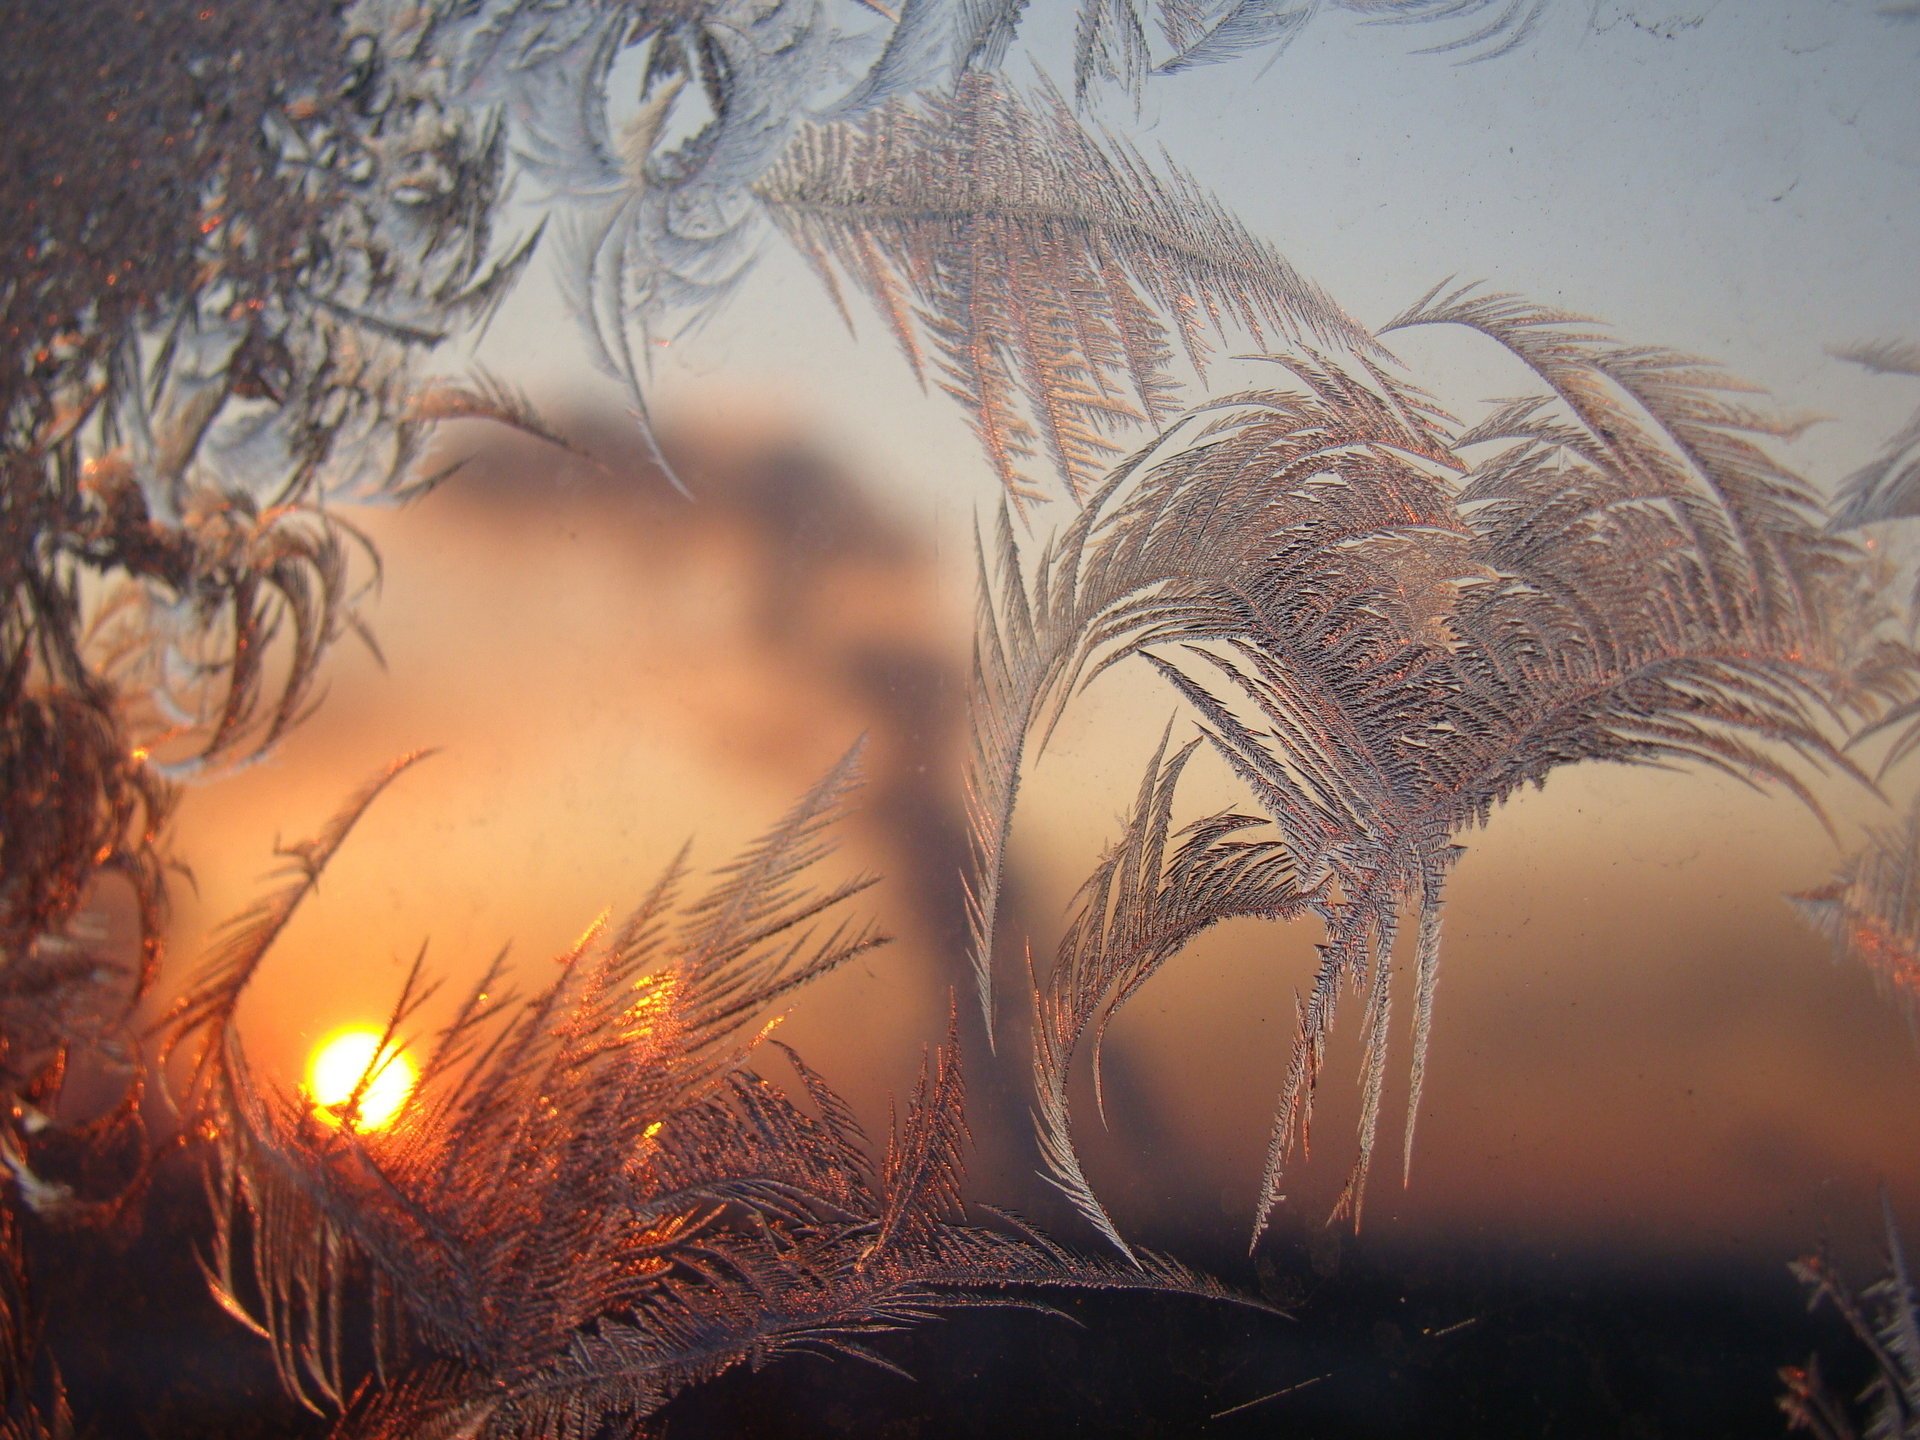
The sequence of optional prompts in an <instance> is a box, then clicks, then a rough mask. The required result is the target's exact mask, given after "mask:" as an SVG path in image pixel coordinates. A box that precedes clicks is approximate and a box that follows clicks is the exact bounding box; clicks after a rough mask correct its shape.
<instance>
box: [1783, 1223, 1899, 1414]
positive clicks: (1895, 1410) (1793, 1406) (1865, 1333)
mask: <svg viewBox="0 0 1920 1440" xmlns="http://www.w3.org/2000/svg"><path fill="white" fill-rule="evenodd" d="M1881 1208H1882V1209H1883V1210H1884V1211H1885V1214H1886V1226H1887V1273H1886V1274H1885V1275H1883V1276H1881V1277H1880V1278H1879V1279H1878V1280H1876V1281H1874V1283H1873V1284H1871V1285H1869V1286H1868V1287H1867V1288H1866V1290H1865V1291H1864V1292H1863V1293H1860V1294H1855V1292H1854V1291H1853V1289H1852V1288H1851V1287H1850V1286H1848V1284H1847V1283H1846V1281H1845V1279H1844V1278H1843V1277H1842V1276H1841V1274H1840V1272H1839V1270H1838V1269H1837V1268H1836V1267H1835V1265H1834V1263H1833V1261H1832V1260H1831V1259H1830V1258H1828V1257H1827V1256H1825V1255H1812V1256H1809V1257H1807V1258H1806V1259H1805V1260H1801V1261H1799V1262H1798V1263H1797V1264H1795V1265H1794V1266H1793V1273H1794V1274H1795V1276H1797V1277H1798V1278H1799V1280H1800V1283H1801V1284H1803V1285H1805V1286H1806V1287H1807V1288H1808V1289H1809V1290H1810V1291H1812V1299H1811V1301H1810V1303H1811V1304H1813V1305H1818V1304H1820V1302H1821V1301H1823V1300H1824V1301H1826V1302H1827V1303H1828V1304H1830V1305H1832V1306H1833V1308H1834V1309H1835V1310H1837V1311H1838V1312H1839V1313H1840V1316H1841V1318H1842V1319H1844V1320H1845V1321H1846V1322H1847V1328H1848V1329H1849V1330H1851V1331H1852V1332H1853V1337H1854V1339H1855V1340H1856V1341H1858V1342H1859V1344H1860V1347H1861V1348H1862V1349H1864V1350H1865V1351H1866V1352H1867V1354H1868V1355H1869V1356H1870V1357H1871V1358H1872V1360H1873V1378H1872V1379H1871V1380H1870V1381H1868V1383H1867V1388H1866V1389H1865V1391H1863V1392H1862V1393H1861V1395H1860V1400H1861V1402H1862V1403H1863V1404H1864V1405H1865V1406H1866V1409H1867V1414H1866V1425H1865V1428H1864V1429H1863V1428H1861V1427H1859V1426H1857V1425H1856V1424H1855V1423H1854V1417H1853V1415H1852V1414H1850V1413H1849V1407H1848V1406H1847V1405H1846V1404H1845V1402H1843V1401H1842V1400H1841V1399H1840V1398H1839V1397H1838V1396H1836V1395H1835V1394H1834V1393H1833V1392H1832V1391H1831V1390H1829V1389H1828V1388H1827V1385H1826V1382H1825V1381H1824V1380H1823V1379H1822V1378H1821V1376H1820V1365H1819V1361H1818V1360H1817V1359H1816V1360H1809V1361H1808V1362H1807V1364H1806V1366H1805V1367H1804V1368H1802V1367H1800V1366H1791V1367H1789V1368H1787V1369H1784V1370H1782V1371H1781V1372H1780V1378H1781V1380H1782V1381H1784V1382H1785V1384H1786V1388H1787V1393H1786V1394H1785V1395H1782V1396H1781V1397H1780V1409H1781V1410H1782V1411H1783V1412H1784V1413H1785V1415H1786V1417H1787V1421H1788V1425H1789V1428H1791V1429H1794V1430H1807V1431H1811V1432H1812V1433H1813V1434H1814V1435H1815V1436H1817V1437H1819V1440H1913V1437H1914V1436H1916V1435H1920V1295H1917V1294H1916V1291H1915V1290H1914V1285H1913V1272H1912V1270H1911V1268H1910V1267H1909V1266H1908V1264H1907V1255H1906V1251H1905V1249H1903V1248H1902V1246H1901V1244H1900V1232H1899V1231H1898V1230H1897V1229H1896V1228H1895V1227H1894V1223H1893V1206H1892V1204H1891V1203H1890V1202H1889V1201H1888V1200H1887V1198H1886V1196H1885V1195H1884V1194H1883V1195H1882V1196H1881Z"/></svg>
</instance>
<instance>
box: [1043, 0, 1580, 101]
mask: <svg viewBox="0 0 1920 1440" xmlns="http://www.w3.org/2000/svg"><path fill="white" fill-rule="evenodd" d="M1547 3H1548V0H1151V3H1149V0H1081V4H1080V20H1079V27H1078V29H1077V31H1076V35H1075V41H1076V43H1075V49H1074V93H1075V95H1076V96H1079V97H1081V98H1084V97H1085V96H1086V94H1087V92H1088V91H1089V90H1090V89H1091V88H1092V87H1093V86H1094V85H1095V84H1096V83H1099V82H1107V83H1110V84H1114V85H1117V86H1118V87H1119V88H1120V89H1122V90H1123V91H1125V92H1126V93H1128V94H1130V95H1132V96H1133V97H1134V98H1135V100H1136V102H1137V101H1138V99H1139V97H1140V95H1141V94H1142V92H1143V91H1144V90H1145V88H1146V83H1147V81H1148V79H1149V78H1150V77H1152V76H1155V75H1177V74H1179V73H1180V72H1181V71H1184V70H1193V69H1197V68H1198V67H1200V66H1203V65H1217V64H1220V63H1222V62H1224V61H1229V60H1237V59H1240V58H1242V57H1244V56H1250V55H1265V56H1266V57H1267V61H1268V63H1269V64H1271V63H1272V62H1273V60H1274V59H1275V58H1277V57H1278V56H1279V55H1280V54H1281V53H1282V52H1283V51H1285V50H1286V48H1287V47H1288V46H1289V45H1291V44H1292V43H1293V41H1294V40H1295V38H1296V37H1298V36H1299V34H1300V32H1301V31H1303V30H1304V29H1306V27H1307V26H1308V25H1309V24H1310V23H1312V21H1313V19H1314V17H1315V16H1316V15H1318V14H1319V13H1320V11H1321V9H1322V8H1323V7H1324V8H1328V9H1333V10H1344V11H1347V12H1349V13H1351V14H1354V15H1358V16H1361V17H1363V18H1364V19H1365V20H1366V21H1367V23H1369V24H1375V25H1422V24H1427V23H1433V22H1440V23H1447V24H1451V25H1453V27H1454V29H1453V32H1452V33H1451V34H1449V35H1448V36H1447V37H1446V38H1444V39H1442V40H1439V41H1437V42H1436V43H1434V44H1432V45H1430V46H1427V47H1426V52H1425V53H1428V54H1453V55H1456V56H1458V57H1460V58H1461V59H1464V60H1491V59H1496V58H1498V57H1499V56H1501V55H1505V54H1507V53H1508V52H1509V51H1511V50H1515V49H1517V48H1519V47H1520V46H1521V45H1524V44H1525V43H1526V42H1527V40H1528V38H1529V37H1530V36H1531V35H1532V34H1533V30H1534V27H1535V26H1536V25H1538V24H1539V22H1540V19H1541V17H1542V16H1543V15H1545V13H1546V10H1547ZM1149 22H1152V28H1153V29H1155V30H1157V31H1158V32H1159V37H1160V38H1159V40H1158V41H1157V42H1156V41H1155V40H1154V39H1152V38H1151V36H1150V35H1149Z"/></svg>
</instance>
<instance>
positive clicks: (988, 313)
mask: <svg viewBox="0 0 1920 1440" xmlns="http://www.w3.org/2000/svg"><path fill="white" fill-rule="evenodd" d="M754 193H755V194H756V195H757V196H758V197H759V198H760V199H761V201H762V202H763V203H764V204H766V205H767V206H768V208H769V210H770V212H771V213H772V215H773V218H774V220H775V222H776V223H777V224H778V225H779V226H780V228H781V229H782V230H783V231H784V232H785V234H786V235H787V238H788V239H789V240H791V241H792V242H793V243H794V244H795V245H796V246H797V247H798V248H799V249H800V250H801V252H802V253H804V254H805V255H806V256H807V257H808V258H809V259H810V260H812V262H813V264H814V268H815V269H816V270H817V271H818V272H819V274H820V275H821V277H822V278H823V279H824V280H825V281H826V283H827V284H828V285H829V286H830V287H832V289H833V291H834V295H835V298H836V299H839V298H840V296H839V284H838V280H837V278H836V273H837V274H841V275H845V276H847V277H848V278H850V279H851V280H852V281H853V283H854V284H856V285H858V286H859V287H860V289H862V290H863V291H864V292H865V293H866V295H867V298H868V299H869V300H870V301H871V302H872V304H873V306H874V308H875V309H876V310H878V311H879V312H880V314H881V315H882V316H883V317H884V318H885V320H886V322H887V325H888V327H889V328H890V329H891V331H892V333H893V338H894V340H895V341H896V342H897V344H898V345H899V348H900V350H901V352H902V353H903V354H904V355H905V356H906V359H907V361H908V363H909V364H910V365H912V367H913V369H914V373H915V374H916V375H918V376H919V377H920V378H921V379H922V381H923V382H924V380H925V379H926V376H927V372H928V370H929V369H930V368H931V369H933V370H934V371H935V373H936V376H937V378H938V380H939V383H940V385H941V386H942V388H944V389H945V390H946V391H947V393H948V394H950V395H952V396H953V397H954V398H955V399H956V400H958V401H959V402H960V404H961V405H962V406H964V407H965V408H966V410H967V411H968V413H969V415H970V417H971V419H972V421H973V428H974V432H975V433H976V434H977V435H978V436H979V437H980V443H981V445H982V447H983V448H984V449H985V450H986V452H987V456H988V458H989V459H990V460H991V461H992V463H993V467H994V470H995V472H996V473H997V474H998V475H999V476H1000V478H1001V480H1002V482H1003V483H1004V484H1005V485H1006V486H1007V488H1008V491H1009V493H1011V494H1012V496H1013V497H1014V499H1015V501H1016V502H1017V503H1022V504H1024V502H1026V501H1028V500H1034V499H1040V498H1044V497H1045V495H1046V494H1047V488H1046V487H1045V486H1044V485H1043V484H1042V483H1041V482H1040V481H1038V480H1036V479H1035V478H1034V477H1033V475H1032V474H1031V473H1030V472H1029V470H1028V469H1027V465H1028V462H1030V461H1031V460H1033V459H1035V458H1039V457H1041V456H1044V458H1046V459H1047V460H1050V461H1051V462H1052V467H1053V468H1054V469H1055V470H1057V472H1058V473H1059V475H1060V476H1061V477H1062V478H1063V479H1064V480H1065V482H1066V484H1067V487H1068V489H1069V490H1070V491H1071V493H1072V494H1073V495H1074V497H1075V498H1076V499H1078V498H1080V497H1081V495H1082V493H1083V492H1084V491H1085V490H1086V489H1087V488H1088V487H1089V486H1090V485H1091V484H1092V483H1094V482H1095V481H1096V480H1097V479H1098V478H1099V477H1100V476H1101V475H1102V474H1103V473H1104V472H1105V470H1106V469H1107V468H1108V466H1109V465H1110V464H1111V463H1112V461H1113V459H1114V457H1115V456H1116V455H1117V454H1118V453H1119V446H1118V445H1117V444H1116V443H1115V442H1114V440H1113V439H1112V438H1111V437H1112V436H1113V435H1114V434H1115V433H1116V432H1120V431H1122V430H1125V429H1127V428H1131V427H1133V426H1136V425H1139V424H1142V423H1146V424H1150V425H1154V426H1156V427H1157V426H1159V425H1162V424H1164V423H1166V421H1167V420H1168V419H1170V418H1171V417H1172V415H1173V414H1174V412H1175V407H1176V404H1177V395H1178V385H1177V381H1176V379H1175V377H1174V373H1173V371H1172V370H1171V369H1170V363H1171V361H1172V359H1173V354H1174V350H1173V346H1174V342H1175V341H1176V339H1177V341H1178V344H1179V346H1180V350H1181V352H1182V353H1183V354H1184V355H1185V356H1186V358H1187V360H1188V361H1189V362H1190V363H1191V364H1192V366H1193V368H1194V369H1195V370H1196V371H1197V372H1198V373H1199V374H1200V375H1201V377H1202V378H1204V377H1205V375H1206V370H1207V362H1208V359H1209V357H1210V354H1211V350H1212V343H1211V341H1210V339H1209V337H1210V336H1212V337H1217V338H1218V339H1221V340H1224V339H1225V338H1226V336H1227V335H1228V334H1229V333H1232V331H1234V330H1238V331H1240V332H1244V333H1245V334H1247V335H1248V336H1250V337H1251V338H1252V339H1253V341H1254V343H1255V344H1257V345H1265V344H1266V343H1267V337H1268V336H1269V335H1271V336H1272V337H1273V338H1274V339H1275V340H1280V339H1286V340H1289V341H1302V340H1305V341H1311V342H1314V343H1318V344H1323V345H1324V344H1329V343H1331V344H1338V345H1344V346H1351V347H1355V348H1359V349H1362V350H1373V349H1377V346H1376V345H1375V343H1374V341H1373V340H1372V337H1371V336H1369V335H1368V334H1367V332H1366V331H1365V330H1364V329H1363V328H1362V327H1361V326H1360V325H1358V324H1356V323H1355V322H1354V321H1353V320H1351V319H1350V318H1348V316H1347V315H1346V314H1345V313H1344V312H1343V311H1342V310H1341V309H1340V308H1339V307H1338V306H1337V305H1335V304H1334V303H1333V301H1332V300H1331V299H1329V298H1328V297H1327V296H1326V294H1325V293H1324V292H1322V291H1321V290H1320V289H1319V288H1318V287H1317V286H1315V285H1313V284H1311V283H1310V282H1308V281H1307V280H1305V279H1303V278H1302V277H1301V276H1300V275H1299V274H1298V273H1297V272H1296V271H1295V270H1294V269H1293V267H1292V266H1291V265H1289V264H1288V263H1287V262H1286V261H1285V260H1283V259H1282V258H1281V257H1280V255H1279V254H1278V253H1277V252H1276V251H1275V250H1274V249H1273V247H1272V246H1271V245H1268V244H1266V243H1265V242H1263V241H1260V240H1258V239H1256V238H1255V237H1254V236H1252V235H1251V234H1249V233H1248V232H1247V231H1246V230H1245V229H1244V228H1243V227H1242V226H1241V225H1240V224H1239V223H1238V222H1237V221H1236V220H1234V219H1233V218H1232V217H1231V216H1230V215H1228V214H1227V213H1226V212H1225V211H1224V210H1222V209H1221V208H1220V206H1219V205H1218V204H1216V203H1215V202H1214V201H1213V200H1212V199H1211V198H1209V197H1208V196H1207V195H1206V194H1205V193H1204V192H1203V191H1202V190H1201V189H1200V188H1199V187H1198V186H1197V185H1196V184H1195V183H1194V182H1193V181H1192V180H1191V179H1189V178H1188V177H1187V176H1185V175H1183V174H1181V173H1180V172H1179V171H1177V170H1175V171H1171V172H1170V173H1169V174H1168V175H1167V176H1166V177H1165V178H1162V177H1161V176H1159V175H1156V174H1155V173H1154V171H1153V170H1152V169H1151V168H1150V167H1149V166H1148V165H1147V163H1146V162H1145V161H1144V160H1143V159H1142V158H1141V157H1140V156H1139V155H1138V154H1136V153H1135V152H1134V151H1133V150H1132V149H1130V148H1129V147H1127V146H1125V145H1122V144H1121V143H1119V142H1118V141H1116V140H1114V139H1112V138H1111V137H1107V136H1100V135H1097V134H1095V133H1094V132H1092V131H1090V130H1089V129H1088V128H1086V127H1085V126H1083V125H1081V124H1080V123H1079V122H1078V121H1077V120H1075V119H1074V117H1073V115H1072V113H1071V112H1070V111H1069V110H1068V109H1067V108H1066V106H1065V105H1064V104H1063V103H1062V102H1061V101H1060V99H1059V98H1058V97H1057V96H1055V95H1052V94H1051V93H1048V94H1044V95H1043V96H1042V97H1041V102H1040V106H1039V108H1038V109H1035V108H1033V107H1030V106H1028V105H1027V104H1026V103H1025V102H1023V101H1022V100H1020V99H1019V97H1017V96H1016V95H1015V94H1013V92H1011V91H1010V90H1008V89H1007V88H1006V87H1005V86H1004V85H1002V84H1001V83H1000V82H998V81H997V80H994V79H992V78H990V77H987V76H978V75H976V76H969V77H967V78H966V79H964V80H962V81H961V82H960V84H959V86H958V87H957V88H956V90H955V91H954V92H953V93H952V94H950V95H936V96H933V97H930V98H928V99H927V100H925V101H923V102H921V103H920V104H917V105H915V104H908V103H905V102H895V103H893V104H890V105H888V106H886V107H885V108H883V109H882V110H880V111H879V112H877V113H876V114H874V115H873V116H871V117H869V118H868V119H867V120H866V121H864V122H863V123H861V124H859V125H857V126H855V125H847V124H841V125H835V126H829V127H821V128H816V129H814V130H812V131H810V132H808V133H807V134H805V135H804V136H802V137H801V138H800V139H799V141H797V142H796V144H795V146H794V147H793V149H792V150H790V151H789V152H788V153H787V155H786V157H785V158H784V159H783V160H782V161H781V163H780V165H779V166H778V167H777V168H776V169H775V170H773V171H772V172H771V173H770V174H769V175H768V176H767V177H766V178H765V179H764V180H763V181H761V182H760V183H759V184H757V185H756V186H755V187H754ZM842 309H843V312H844V302H842ZM929 350H931V352H932V356H931V358H930V357H929V355H928V352H929Z"/></svg>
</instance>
